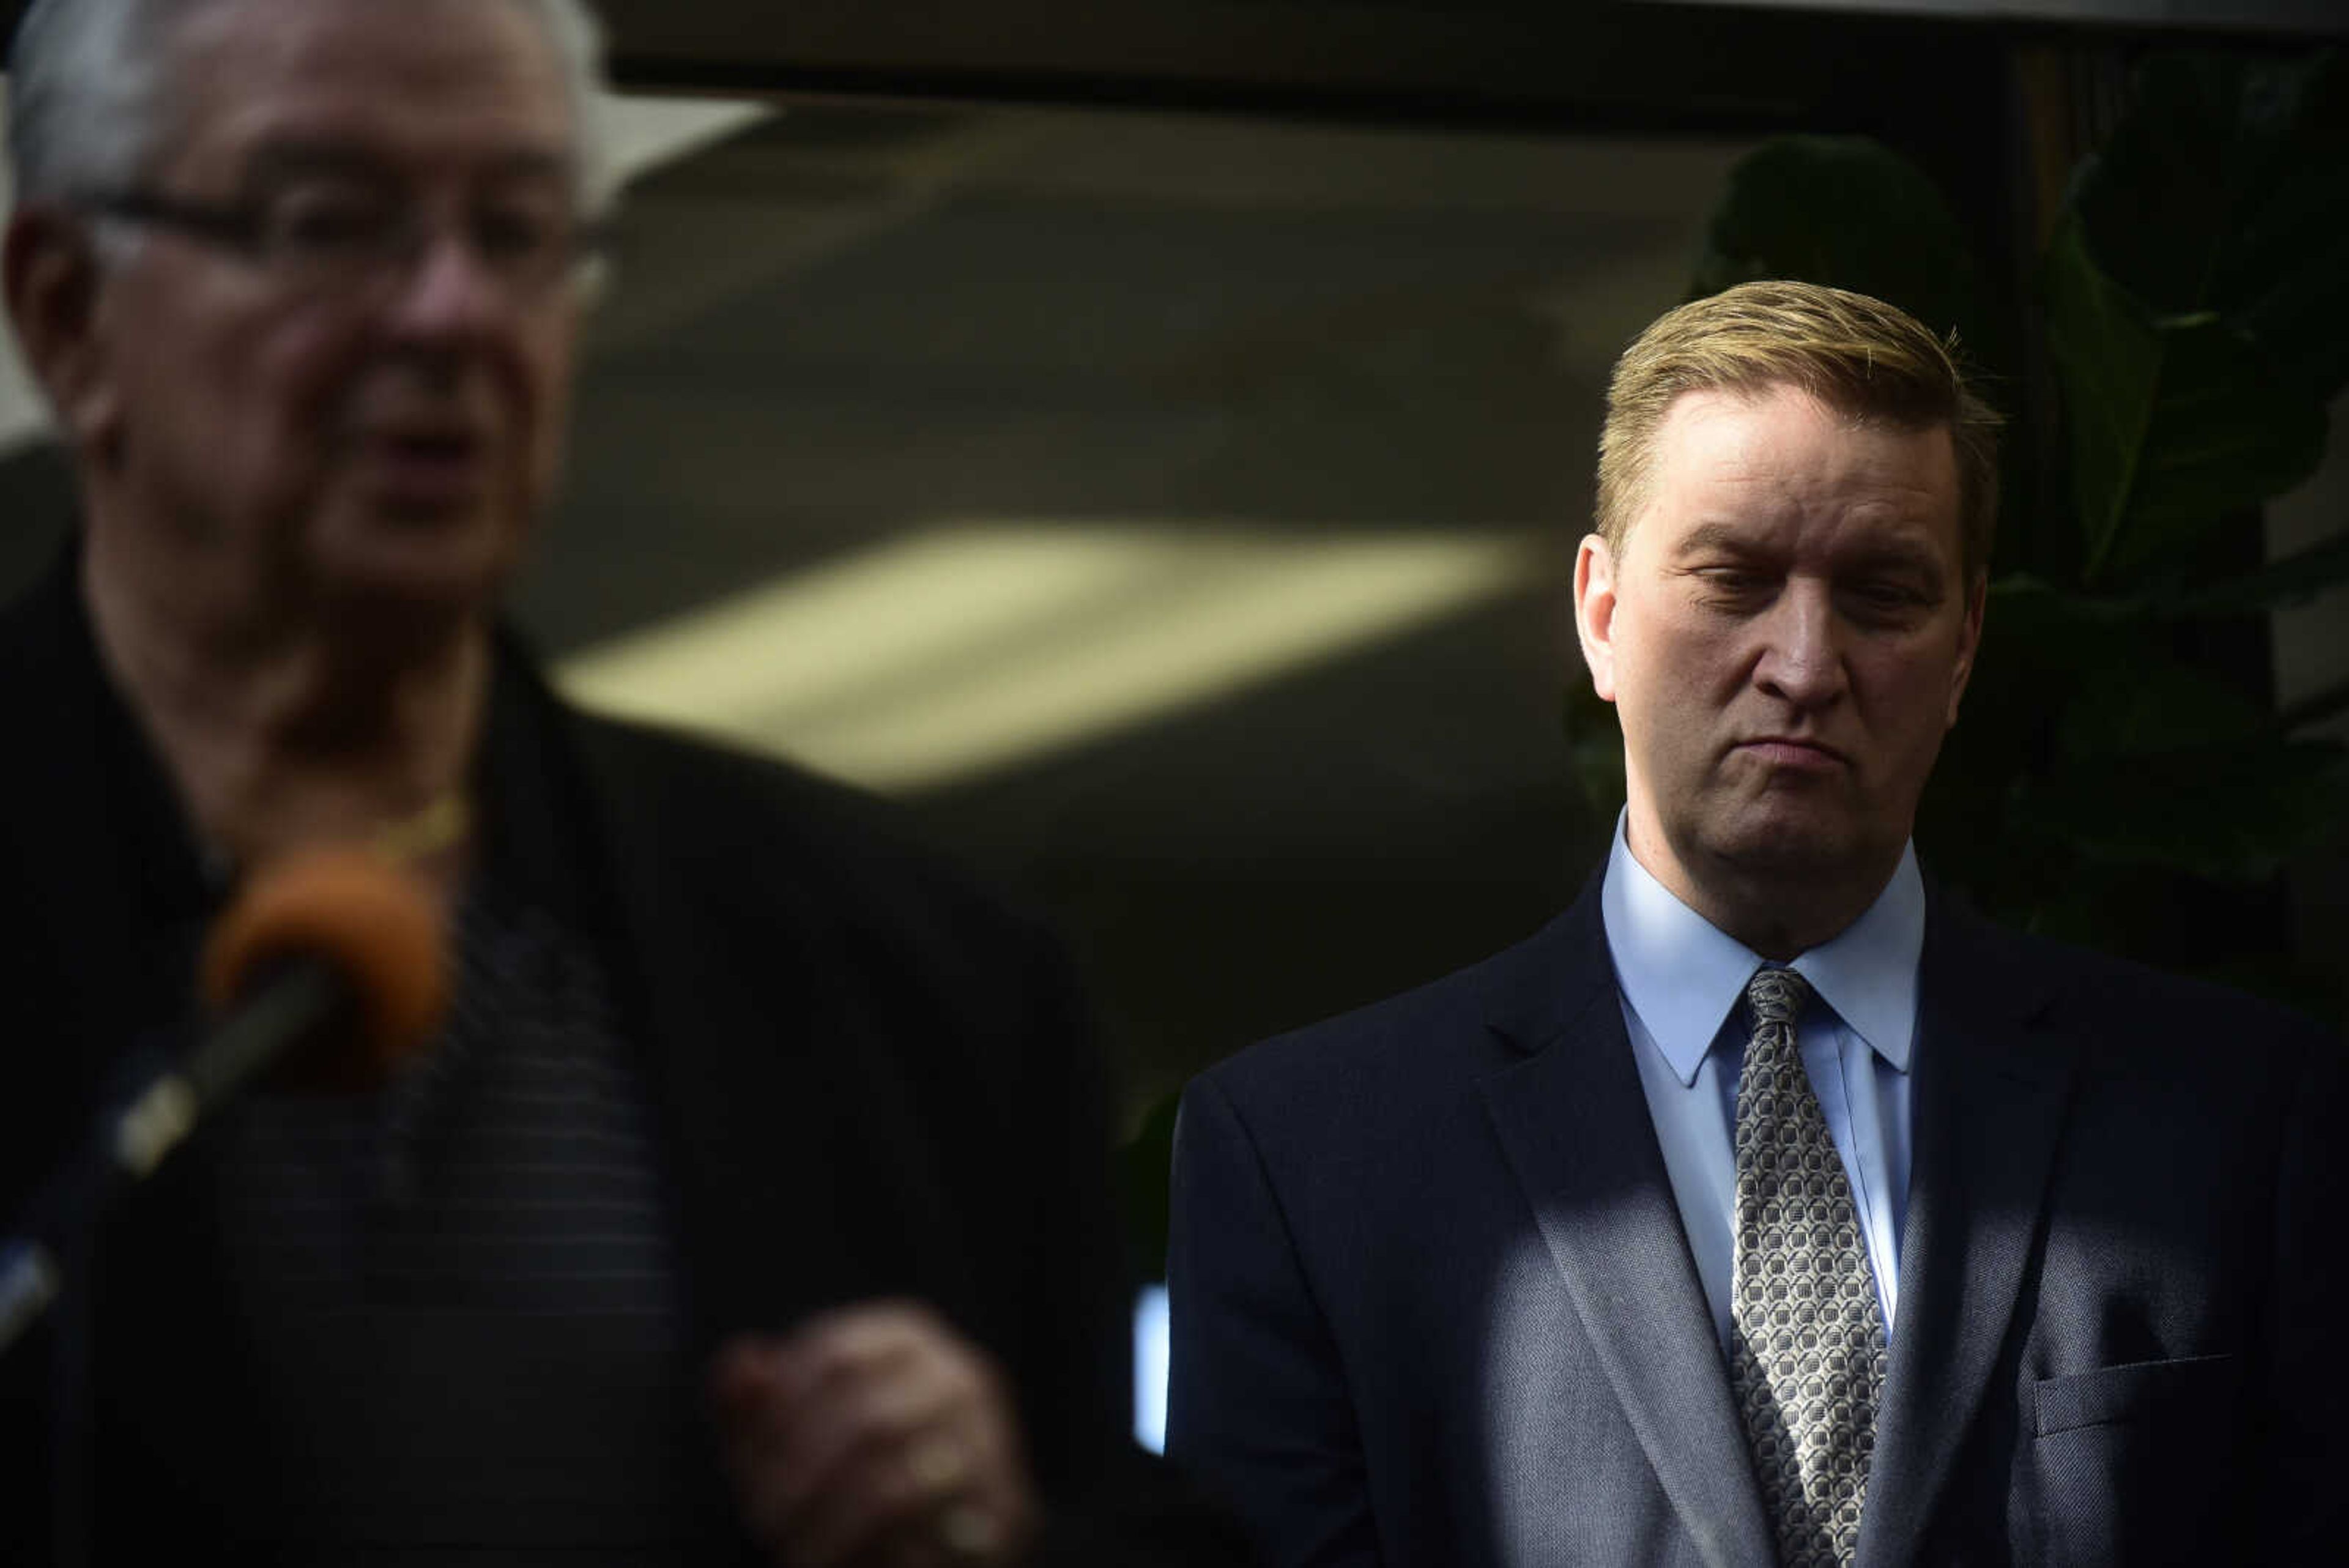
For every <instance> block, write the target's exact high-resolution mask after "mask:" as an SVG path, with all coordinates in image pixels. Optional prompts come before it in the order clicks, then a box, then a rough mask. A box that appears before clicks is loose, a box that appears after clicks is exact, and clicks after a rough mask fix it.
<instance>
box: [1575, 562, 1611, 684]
mask: <svg viewBox="0 0 2349 1568" xmlns="http://www.w3.org/2000/svg"><path fill="white" fill-rule="evenodd" d="M1574 632H1575V636H1576V637H1578V639H1581V642H1582V663H1583V667H1584V668H1585V669H1587V670H1589V671H1590V686H1591V690H1593V691H1597V692H1598V693H1599V696H1600V697H1601V698H1603V699H1605V700H1606V701H1609V702H1612V701H1615V551H1614V549H1613V547H1612V546H1610V545H1609V544H1608V543H1607V541H1606V540H1605V539H1603V538H1601V537H1599V535H1596V534H1585V535H1583V536H1582V544H1581V545H1580V546H1579V547H1578V548H1577V549H1576V551H1575V552H1574Z"/></svg>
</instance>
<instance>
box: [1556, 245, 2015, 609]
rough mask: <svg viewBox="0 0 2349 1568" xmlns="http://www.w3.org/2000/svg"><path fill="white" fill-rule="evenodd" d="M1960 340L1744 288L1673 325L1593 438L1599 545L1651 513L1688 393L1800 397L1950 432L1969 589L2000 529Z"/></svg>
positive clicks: (1692, 309) (1623, 386) (1629, 374)
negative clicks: (1649, 503) (1655, 468)
mask: <svg viewBox="0 0 2349 1568" xmlns="http://www.w3.org/2000/svg"><path fill="white" fill-rule="evenodd" d="M1956 347H1957V345H1956V339H1955V337H1954V336H1952V337H1951V338H1950V339H1949V340H1947V341H1944V340H1943V339H1942V338H1940V337H1936V336H1934V335H1933V334H1932V333H1931V332H1930V331H1928V330H1927V329H1926V328H1925V327H1924V326H1923V325H1922V324H1920V322H1919V321H1918V320H1917V319H1916V318H1915V317H1911V316H1909V314H1908V313H1907V312H1905V311H1903V310H1900V309H1898V308H1897V307H1895V306H1889V305H1887V304H1885V303H1884V302H1883V301H1882V300H1880V299H1871V298H1869V297H1868V296H1867V295H1864V294H1853V293H1850V292H1849V291H1847V290H1845V289H1840V288H1827V287H1825V286H1821V285H1818V284H1811V283H1792V282H1780V281H1775V280H1770V281H1764V282H1759V283H1742V284H1739V285H1738V286H1735V287H1734V288H1728V289H1723V291H1722V292H1721V293H1719V294H1716V295H1712V296H1708V297H1706V298H1703V299H1698V300H1692V301H1691V302H1690V303H1688V304H1686V305H1683V306H1681V307H1680V308H1678V309H1677V310H1671V311H1667V312H1666V313H1665V314H1664V315H1662V316H1661V317H1657V318H1656V320H1655V321H1654V322H1653V323H1651V325H1650V326H1649V327H1648V329H1647V330H1646V331H1644V332H1642V333H1640V336H1639V337H1638V338H1637V339H1636V340H1634V341H1633V343H1632V344H1631V346H1630V348H1627V349H1625V350H1624V351H1623V356H1622V358H1619V359H1618V360H1616V361H1615V372H1614V375H1613V376H1612V377H1611V378H1610V379H1609V381H1608V387H1607V422H1606V425H1605V427H1604V428H1603V429H1602V431H1600V433H1599V519H1598V522H1599V535H1600V536H1601V537H1603V538H1604V539H1605V540H1606V541H1607V543H1608V544H1609V546H1610V547H1612V548H1614V549H1617V550H1620V549H1621V548H1622V545H1623V541H1624V538H1625V536H1626V535H1628V534H1629V533H1630V526H1631V521H1632V519H1633V518H1634V517H1635V516H1637V515H1638V514H1639V511H1640V507H1641V506H1642V505H1644V504H1645V503H1646V500H1647V494H1648V488H1649V479H1650V469H1651V467H1652V465H1653V462H1654V455H1655V444H1656V432H1657V431H1658V430H1659V429H1660V428H1661V426H1662V424H1663V422H1664V416H1665V415H1666V414H1667V413H1669V412H1670V411H1671V407H1672V405H1673V404H1674V403H1675V402H1677V401H1679V400H1680V399H1681V397H1682V395H1683V394H1685V393H1688V392H1696V391H1729V392H1739V393H1744V394H1748V395H1758V394H1760V393H1762V392H1764V391H1767V390H1769V389H1772V388H1775V387H1795V388H1798V389H1801V390H1803V391H1805V392H1807V393H1809V394H1810V395H1811V396H1812V397H1815V398H1816V399H1818V400H1820V401H1821V402H1823V403H1826V405H1827V406H1828V407H1830V408H1833V409H1837V410H1841V411H1843V412H1845V413H1848V414H1851V415H1854V416H1857V417H1858V418H1861V419H1869V420H1883V421H1888V422H1889V423H1891V424H1895V425H1898V426H1900V427H1902V428H1904V429H1911V430H1915V429H1931V428H1935V427H1940V428H1946V429H1947V430H1948V431H1950V438H1951V444H1952V446H1953V448H1954V450H1955V452H1956V455H1957V465H1958V514H1959V524H1960V537H1961V541H1962V544H1963V547H1964V560H1965V569H1966V575H1967V576H1968V577H1970V578H1971V577H1972V576H1975V575H1976V574H1978V573H1980V572H1982V571H1984V570H1987V569H1988V567H1989V565H1990V545H1991V535H1992V530H1993V529H1994V527H1995V526H1996V524H1997V520H1998V427H1999V424H2000V420H1999V416H1998V415H1997V414H1996V413H1995V412H1993V411H1992V409H1991V408H1990V406H1989V405H1988V404H1986V403H1984V402H1983V401H1982V400H1981V399H1980V398H1978V397H1977V396H1975V395H1974V393H1973V391H1972V390H1971V389H1970V388H1969V387H1968V386H1967V385H1966V379H1965V374H1964V372H1963V370H1962V369H1961V368H1960V365H1959V360H1958V356H1957V352H1956Z"/></svg>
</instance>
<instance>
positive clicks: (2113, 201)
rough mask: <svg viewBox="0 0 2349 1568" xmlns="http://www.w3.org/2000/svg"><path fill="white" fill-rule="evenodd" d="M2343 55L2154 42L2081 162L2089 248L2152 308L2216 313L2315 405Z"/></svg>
mask: <svg viewBox="0 0 2349 1568" xmlns="http://www.w3.org/2000/svg"><path fill="white" fill-rule="evenodd" d="M2344 152H2349V63H2344V59H2343V57H2341V56H2340V54H2339V53H2337V52H2335V51H2332V50H2325V51H2322V52H2319V53H2315V54H2310V55H2302V56H2300V57H2288V58H2281V59H2279V58H2276V57H2271V56H2243V55H2230V54H2216V53H2211V52H2209V51H2196V52H2192V53H2186V52H2166V53H2162V54H2157V55H2154V56H2151V57H2147V59H2146V60H2145V61H2144V62H2143V63H2142V64H2141V65H2140V66H2139V67H2138V68H2137V72H2136V74H2135V77H2134V79H2133V80H2132V83H2131V94H2130V104H2129V109H2128V111H2127V114H2126V115H2125V116H2124V117H2123V119H2122V120H2121V122H2120V124H2119V125H2117V126H2116V128H2115V129H2114V130H2113V133H2112V135H2111V136H2110V137H2109V138H2108V139H2107V140H2106V143H2105V145H2104V147H2103V148H2102V149H2100V150H2099V151H2098V152H2097V153H2096V154H2095V156H2093V157H2091V158H2090V159H2088V160H2087V161H2085V163H2083V165H2082V166H2081V169H2080V171H2079V174H2078V177H2077V179H2076V180H2075V184H2074V187H2073V193H2072V210H2073V211H2074V212H2075V213H2077V214H2078V216H2079V218H2080V220H2081V223H2082V226H2083V228H2084V230H2085V234H2086V244H2087V248H2088V251H2089V253H2090V254H2092V255H2093V256H2095V260H2096V262H2097V264H2098V265H2100V266H2102V267H2103V269H2104V270H2105V272H2106V274H2107V275H2109V276H2111V277H2112V278H2113V279H2114V280H2115V281H2116V282H2117V283H2119V284H2120V285H2121V286H2122V287H2124V288H2126V289H2127V290H2128V291H2129V292H2130V293H2132V294H2134V295H2135V296H2137V297H2138V298H2139V299H2141V300H2144V301H2145V302H2146V303H2147V306H2150V307H2151V308H2152V309H2154V310H2155V311H2157V312H2159V313H2161V314H2164V315H2171V316H2177V315H2187V314H2191V313H2195V312H2199V311H2206V310H2208V311H2215V312H2217V313H2218V314H2219V315H2220V317H2222V318H2223V319H2224V320H2226V321H2227V323H2228V324H2229V325H2230V326H2232V327H2237V328H2239V329H2240V330H2242V331H2245V332H2247V333H2249V334H2250V335H2251V337H2254V338H2255V339H2257V340H2258V341H2259V343H2260V344H2261V347H2262V348H2265V349H2266V350H2267V351H2268V353H2269V355H2270V356H2271V358H2272V360H2273V361H2274V363H2275V365H2276V367H2277V369H2280V370H2281V371H2282V373H2284V374H2285V375H2286V376H2287V377H2289V378H2291V379H2293V380H2294V381H2296V382H2297V383H2299V385H2300V387H2301V389H2302V391H2304V392H2306V393H2307V394H2308V395H2309V396H2310V397H2312V398H2313V399H2315V400H2318V401H2320V402H2322V401H2324V400H2328V399H2329V398H2330V397H2331V396H2332V395H2333V392H2335V391H2336V390H2338V389H2340V388H2341V387H2342V385H2343V384H2344V381H2349V311H2344V310H2343V309H2342V308H2341V306H2340V293H2341V280H2342V279H2343V278H2344V276H2349V156H2344Z"/></svg>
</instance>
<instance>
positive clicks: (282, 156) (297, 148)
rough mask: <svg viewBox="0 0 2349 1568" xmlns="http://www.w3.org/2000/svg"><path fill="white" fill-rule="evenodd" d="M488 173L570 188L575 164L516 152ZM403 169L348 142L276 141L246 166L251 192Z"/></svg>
mask: <svg viewBox="0 0 2349 1568" xmlns="http://www.w3.org/2000/svg"><path fill="white" fill-rule="evenodd" d="M482 172H483V174H484V175H486V177H487V179H488V180H489V182H492V183H493V184H517V183H530V182H540V181H543V182H548V183H550V184H564V185H567V184H568V183H569V182H570V180H571V177H572V169H571V161H570V160H569V159H568V158H567V157H564V155H563V154H561V153H557V152H550V151H541V150H539V149H535V148H516V149H514V150H512V151H507V152H503V153H501V154H499V155H497V156H496V157H494V158H492V159H491V160H490V161H489V162H488V163H487V164H486V165H484V167H483V170H482ZM401 179H402V175H401V172H400V170H399V168H398V165H397V164H396V163H394V162H393V161H391V160H389V159H387V158H385V157H384V156H383V155H382V154H380V153H378V152H376V151H372V150H371V149H369V148H367V147H364V146H361V145H358V144H357V143H355V142H349V141H342V140H285V141H273V142H268V143H265V144H264V145H263V146H261V147H259V148H256V149H255V150H254V153H253V156H252V157H251V158H250V159H249V160H248V161H246V163H245V167H244V183H245V185H246V187H247V188H248V189H254V190H264V191H265V190H268V189H270V188H271V187H273V186H277V185H286V184H292V183H294V182H298V181H302V180H349V181H353V182H360V183H366V184H376V185H393V184H398V183H399V182H400V181H401Z"/></svg>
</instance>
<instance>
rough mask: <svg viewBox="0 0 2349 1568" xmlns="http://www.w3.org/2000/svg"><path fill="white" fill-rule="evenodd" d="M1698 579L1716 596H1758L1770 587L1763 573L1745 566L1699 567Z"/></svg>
mask: <svg viewBox="0 0 2349 1568" xmlns="http://www.w3.org/2000/svg"><path fill="white" fill-rule="evenodd" d="M1696 579H1697V581H1698V582H1700V583H1702V584H1703V585H1704V587H1706V588H1708V589H1709V590H1711V591H1712V592H1713V593H1716V594H1729V595H1747V594H1758V593H1760V592H1762V591H1763V590H1764V588H1766V587H1769V579H1768V578H1767V577H1765V576H1764V575H1763V574H1762V573H1760V572H1756V571H1752V570H1749V569H1748V568H1746V567H1744V566H1699V567H1698V568H1697V570H1696Z"/></svg>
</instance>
